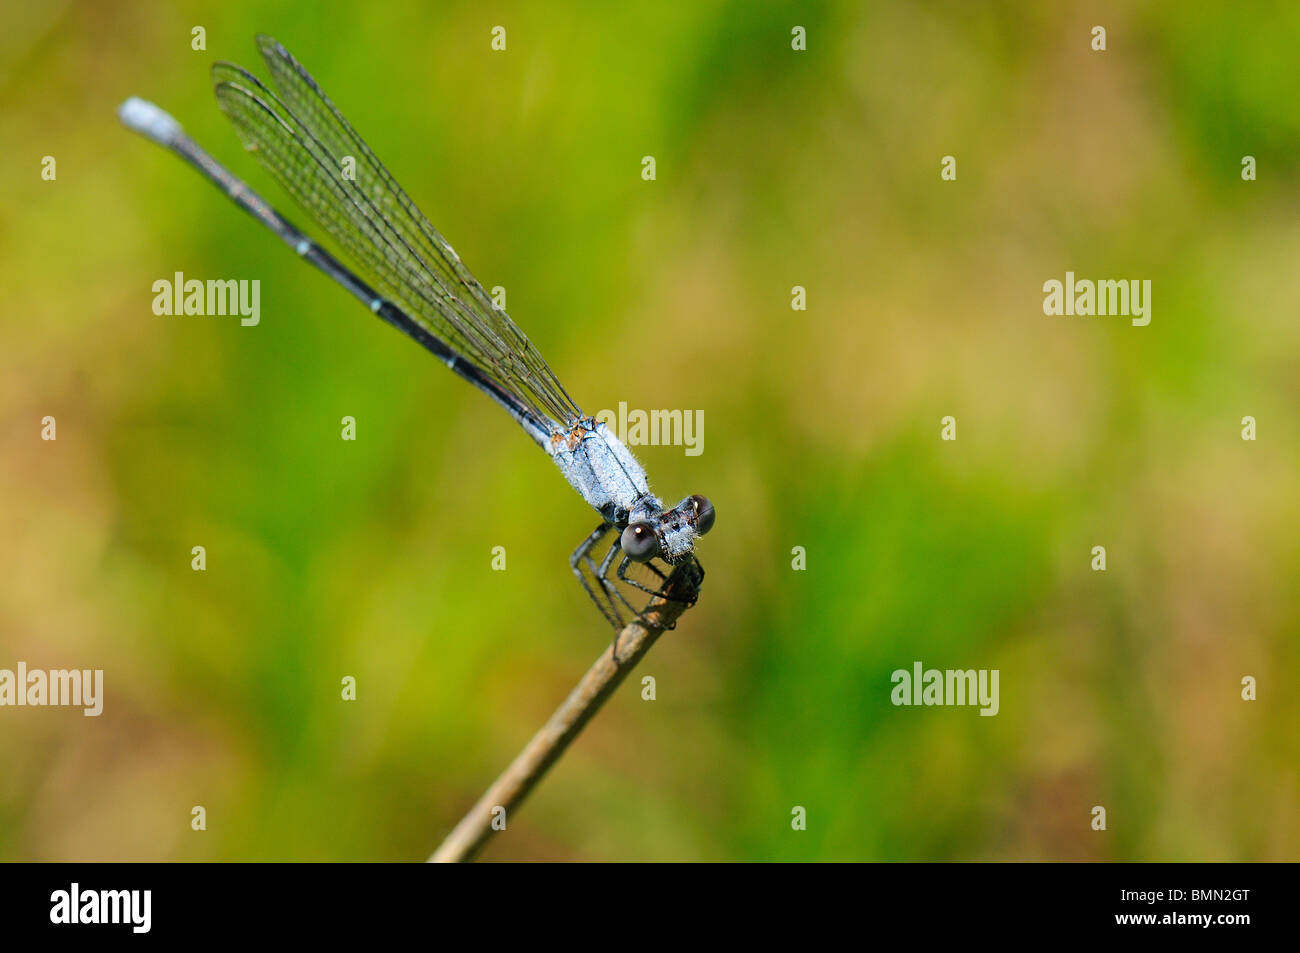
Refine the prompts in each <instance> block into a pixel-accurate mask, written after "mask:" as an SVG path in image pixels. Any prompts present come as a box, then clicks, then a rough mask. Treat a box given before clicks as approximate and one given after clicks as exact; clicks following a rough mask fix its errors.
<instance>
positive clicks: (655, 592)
mask: <svg viewBox="0 0 1300 953" xmlns="http://www.w3.org/2000/svg"><path fill="white" fill-rule="evenodd" d="M692 558H694V557H692ZM631 563H632V560H630V559H629V558H628V557H627V556H624V557H623V561H622V562H621V563H619V564H618V578H619V579H621V580H623V581H624V582H625V583H627V584H628V585H629V586H635V587H636V588H637V589H640V590H641V591H642V592H648V593H650V595H652V596H661V597H662V598H663V599H664V600H665V601H667V602H676V603H677V604H678V605H684V606H693V605H695V599H691V600H686V599H676V598H674V597H672V596H668V595H664V592H663V589H662V588H660V589H651V588H650V587H649V586H647V585H644V584H642V583H640V582H637V580H635V579H633V578H632V577H631V576H629V575H627V567H628V566H629V565H630V564H631ZM695 564H696V565H697V566H699V560H696V561H695ZM641 565H643V566H645V567H646V568H647V569H649V570H650V571H651V572H653V573H654V574H655V575H656V576H658V577H659V579H660V580H661V581H663V582H667V581H668V577H667V576H666V575H664V573H663V571H662V570H661V569H659V567H658V566H656V565H654V564H653V563H649V562H646V563H642V564H641ZM701 570H703V567H701ZM698 598H699V596H698V595H697V596H696V599H698Z"/></svg>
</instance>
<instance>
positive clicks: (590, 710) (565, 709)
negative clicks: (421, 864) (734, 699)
mask: <svg viewBox="0 0 1300 953" xmlns="http://www.w3.org/2000/svg"><path fill="white" fill-rule="evenodd" d="M703 578H704V570H703V569H702V568H700V565H699V563H697V562H695V561H694V560H692V561H690V562H687V563H683V564H682V565H680V566H678V567H677V568H676V569H674V570H673V572H672V574H671V575H670V576H669V577H668V582H667V583H666V584H665V585H664V588H663V593H662V594H661V595H659V596H656V597H655V598H654V599H652V600H651V601H650V604H649V605H648V606H647V607H646V610H645V612H644V613H643V614H642V616H641V617H640V618H639V619H636V620H633V621H632V622H631V623H629V624H628V625H627V626H626V627H624V629H623V631H621V632H620V633H619V634H618V637H617V638H616V639H615V640H614V651H613V652H611V651H610V649H605V651H604V652H602V653H601V655H600V657H599V658H598V659H596V661H595V663H594V664H593V665H592V666H591V668H590V669H588V670H587V674H586V675H584V676H582V680H581V681H579V682H578V684H577V686H576V687H575V688H574V689H573V691H571V692H570V693H569V697H568V698H566V699H565V700H564V703H563V704H561V705H560V707H559V708H557V709H556V710H555V714H553V715H551V717H550V719H548V720H547V722H546V724H545V725H543V726H542V728H541V730H540V731H538V732H537V734H535V735H534V736H533V739H532V741H530V742H528V744H527V745H526V746H525V747H524V750H523V751H521V752H519V754H518V755H517V756H516V757H515V760H514V761H512V762H510V766H509V767H508V768H506V769H505V771H503V772H501V776H500V777H498V778H497V779H496V780H495V781H494V782H492V786H491V787H489V788H488V789H487V790H486V791H485V792H483V796H482V797H480V798H479V799H478V802H477V803H476V804H475V805H474V806H473V807H472V808H470V809H469V813H467V814H466V815H465V816H464V817H463V818H461V820H460V823H459V824H457V825H456V827H455V828H454V829H453V830H452V832H451V833H450V834H448V835H447V838H446V840H444V841H443V842H442V844H441V845H440V846H439V847H438V849H437V850H436V851H434V852H433V856H432V857H430V858H429V861H430V862H431V863H458V862H461V861H467V860H473V859H474V856H475V855H476V854H477V853H478V852H479V851H480V850H482V849H483V846H484V845H485V844H486V843H487V841H488V839H489V838H490V837H491V836H492V835H493V834H494V833H496V830H495V829H494V827H493V826H492V821H493V817H494V815H495V814H497V813H498V812H497V809H498V808H504V809H505V817H506V818H507V819H509V818H512V817H513V815H514V812H515V809H516V808H518V807H519V805H520V804H521V803H522V802H523V800H524V798H526V797H527V796H528V794H529V792H531V791H532V789H533V788H534V787H536V786H537V782H539V781H540V780H541V779H542V776H543V775H544V774H546V771H547V769H548V768H550V766H551V765H552V764H554V763H555V762H556V760H558V759H559V757H560V755H562V754H563V753H564V751H565V749H566V748H568V746H569V744H570V742H572V741H573V739H574V738H576V737H577V736H578V733H579V732H580V731H582V729H583V727H585V726H586V724H587V722H588V721H590V720H591V718H592V716H593V715H595V714H596V712H597V711H598V710H599V709H600V706H601V705H603V704H604V703H605V700H606V699H607V698H609V696H610V695H612V694H613V693H614V689H616V688H618V686H619V683H621V682H622V681H623V679H625V678H626V677H627V675H628V673H629V672H631V671H632V669H633V668H635V667H636V663H637V662H639V661H641V657H642V656H643V655H645V653H646V652H647V651H648V650H649V648H650V646H652V645H654V643H655V640H656V639H658V638H659V635H660V633H661V632H663V631H664V630H665V629H668V628H671V627H672V626H673V624H674V623H675V622H676V621H677V617H678V616H680V615H681V614H682V612H683V611H684V610H685V609H686V607H687V605H689V604H690V603H692V602H694V601H695V597H696V595H697V594H698V592H699V587H700V582H701V581H702V580H703ZM665 596H667V597H671V599H673V600H680V601H669V600H668V599H666V598H664V597H665ZM615 653H616V654H617V658H618V661H617V662H616V661H615V660H614V658H615Z"/></svg>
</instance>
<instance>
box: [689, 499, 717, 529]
mask: <svg viewBox="0 0 1300 953" xmlns="http://www.w3.org/2000/svg"><path fill="white" fill-rule="evenodd" d="M691 502H692V503H694V504H695V532H697V533H699V534H700V535H701V536H703V535H704V534H705V533H707V532H708V531H709V530H711V529H713V504H712V503H710V502H709V501H708V500H707V499H705V498H704V497H702V496H692V497H691Z"/></svg>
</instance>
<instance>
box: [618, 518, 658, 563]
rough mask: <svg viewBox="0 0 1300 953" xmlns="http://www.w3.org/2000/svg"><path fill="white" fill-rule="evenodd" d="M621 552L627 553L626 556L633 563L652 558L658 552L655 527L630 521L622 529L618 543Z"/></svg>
mask: <svg viewBox="0 0 1300 953" xmlns="http://www.w3.org/2000/svg"><path fill="white" fill-rule="evenodd" d="M619 545H620V546H622V548H623V552H625V553H627V558H628V559H630V560H632V562H634V563H643V562H646V561H647V560H649V559H653V558H654V557H655V556H656V555H657V554H658V552H659V537H658V536H656V535H655V528H654V527H653V526H651V525H650V524H649V523H630V524H628V527H627V529H625V530H623V537H622V540H621V542H620V543H619Z"/></svg>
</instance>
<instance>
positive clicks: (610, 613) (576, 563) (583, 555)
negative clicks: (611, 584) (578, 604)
mask: <svg viewBox="0 0 1300 953" xmlns="http://www.w3.org/2000/svg"><path fill="white" fill-rule="evenodd" d="M613 525H614V524H613V523H601V524H600V525H599V526H597V527H596V528H595V529H594V530H593V531H592V532H591V534H590V535H589V536H588V537H587V538H586V539H584V540H583V541H582V542H581V543H579V544H578V548H577V549H575V550H574V551H573V555H572V556H570V557H569V568H570V569H572V570H573V574H574V575H575V576H577V577H578V582H579V583H580V584H581V585H582V588H583V590H584V591H585V592H586V593H587V597H588V598H589V599H591V601H592V602H594V603H595V604H596V608H597V609H599V610H600V614H601V615H603V616H604V617H605V621H606V622H608V623H609V624H610V625H612V626H613V627H614V632H615V633H618V632H619V631H620V630H621V629H622V628H623V624H622V620H621V619H619V617H618V613H617V610H616V609H615V607H614V604H613V601H612V600H610V599H609V593H608V592H605V591H604V587H602V595H604V596H605V600H606V601H605V602H602V601H601V599H600V598H599V597H598V596H597V595H596V591H595V590H594V589H592V587H591V584H590V583H589V582H587V577H586V576H584V575H583V573H582V562H583V561H585V562H586V563H587V565H588V567H590V570H591V572H592V575H595V574H596V564H595V562H593V561H592V558H591V556H590V553H591V551H592V549H593V548H595V546H596V544H597V543H599V542H600V541H601V539H602V538H603V537H604V535H605V534H606V533H608V532H609V531H610V529H611V528H612V527H613ZM606 602H608V605H607V604H606ZM616 637H617V636H616Z"/></svg>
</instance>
